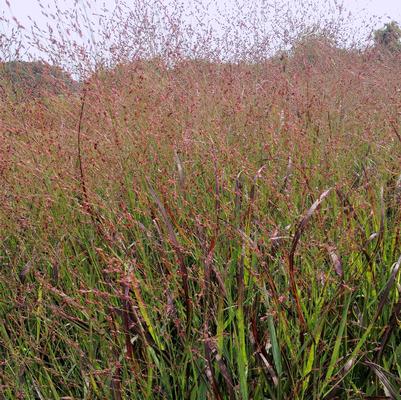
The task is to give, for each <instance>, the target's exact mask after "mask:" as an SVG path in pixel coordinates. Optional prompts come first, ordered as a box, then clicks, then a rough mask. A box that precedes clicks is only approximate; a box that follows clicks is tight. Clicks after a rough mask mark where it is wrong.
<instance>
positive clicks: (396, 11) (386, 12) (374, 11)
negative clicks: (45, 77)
mask: <svg viewBox="0 0 401 400" xmlns="http://www.w3.org/2000/svg"><path fill="white" fill-rule="evenodd" d="M8 1H9V3H10V5H11V10H12V14H13V16H15V17H16V18H17V19H19V20H20V21H21V22H23V23H28V19H27V17H28V16H31V17H32V18H33V19H34V20H35V21H37V22H38V23H40V22H42V21H43V20H44V18H43V16H42V15H41V13H40V9H39V7H38V4H37V1H36V0H8ZM82 1H83V0H78V2H82ZM250 1H252V0H250ZM292 1H294V3H296V0H292ZM53 2H54V0H42V4H45V5H46V4H52V3H53ZM90 2H91V3H97V4H99V5H101V4H103V3H104V4H105V5H106V7H107V8H112V7H113V4H114V0H97V1H96V2H95V1H94V0H92V1H90ZM162 2H163V1H162ZM185 2H187V3H188V4H191V0H185ZM201 2H202V3H209V2H210V0H201ZM212 2H213V0H212ZM214 2H215V3H217V4H220V3H221V4H222V3H223V2H224V1H223V0H214ZM225 2H226V3H228V4H229V3H230V2H232V0H228V1H225ZM283 2H285V3H287V0H283ZM56 3H57V4H59V5H60V7H61V8H64V7H69V6H71V5H73V4H74V0H56ZM129 3H130V2H129V1H127V4H129ZM192 3H193V2H192ZM290 3H291V0H290ZM320 3H321V4H322V5H324V4H325V3H326V0H320ZM344 4H345V6H346V7H347V8H348V9H349V10H350V11H352V12H353V13H360V12H361V11H362V10H365V11H364V14H365V15H366V16H369V17H370V16H372V17H373V16H378V17H382V18H388V17H389V18H391V19H395V20H397V21H399V22H401V0H345V1H344ZM1 8H2V9H3V10H4V12H5V13H6V14H8V13H9V10H8V7H7V5H6V0H0V9H1ZM0 14H1V13H0Z"/></svg>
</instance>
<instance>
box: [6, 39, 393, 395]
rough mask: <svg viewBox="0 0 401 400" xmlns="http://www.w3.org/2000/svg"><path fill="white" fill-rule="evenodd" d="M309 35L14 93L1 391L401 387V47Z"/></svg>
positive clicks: (335, 391)
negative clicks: (61, 90)
mask: <svg viewBox="0 0 401 400" xmlns="http://www.w3.org/2000/svg"><path fill="white" fill-rule="evenodd" d="M309 44H310V45H309V46H302V45H300V46H298V47H297V49H295V50H294V51H292V52H291V53H290V54H289V55H287V56H283V57H275V58H274V57H273V58H269V59H266V60H265V61H258V62H253V63H251V62H249V61H248V62H245V61H244V62H232V63H230V62H216V61H214V62H213V61H210V60H209V61H208V60H206V59H205V60H189V59H187V60H185V59H182V60H181V61H179V62H177V63H176V64H175V65H174V66H171V65H167V64H166V63H165V62H164V61H163V59H162V58H154V59H149V60H147V61H135V62H125V63H120V64H119V65H118V66H116V67H113V68H103V69H102V70H98V71H97V72H95V73H93V74H92V75H91V76H90V78H89V79H87V80H86V81H85V82H84V83H82V84H81V85H80V87H79V89H78V90H77V91H68V90H66V93H65V94H64V95H60V94H57V95H47V96H45V95H44V96H39V97H35V98H32V97H29V96H25V97H23V98H21V96H22V94H21V96H17V95H16V93H15V91H14V92H13V91H6V90H3V92H2V97H1V103H0V115H1V125H0V128H1V136H0V151H1V159H0V177H1V185H0V204H1V206H0V221H1V223H0V239H1V241H0V318H1V324H0V358H1V362H0V395H1V396H0V397H1V398H4V399H65V400H67V399H243V400H247V399H255V400H257V399H277V400H279V399H368V398H370V399H383V398H389V399H400V398H401V391H400V387H401V334H400V318H401V314H400V313H401V282H400V279H401V277H400V276H401V274H400V269H401V245H400V244H401V239H400V227H401V225H400V221H401V218H400V217H401V212H400V201H401V168H400V166H401V155H400V154H401V114H400V110H401V58H400V55H399V54H385V53H382V52H379V51H377V50H375V49H372V50H364V51H353V50H340V49H338V48H337V47H335V46H331V45H330V44H328V43H326V42H325V41H324V40H315V41H313V40H311V41H310V42H309ZM3 87H5V86H3Z"/></svg>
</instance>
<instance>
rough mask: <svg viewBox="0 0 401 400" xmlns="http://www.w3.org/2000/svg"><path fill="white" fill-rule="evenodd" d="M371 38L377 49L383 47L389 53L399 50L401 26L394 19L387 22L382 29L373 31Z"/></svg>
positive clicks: (400, 46)
mask: <svg viewBox="0 0 401 400" xmlns="http://www.w3.org/2000/svg"><path fill="white" fill-rule="evenodd" d="M373 39H374V41H375V45H376V47H378V48H379V49H385V50H388V51H390V52H391V53H395V52H400V51H401V28H400V26H399V25H398V23H397V22H395V21H391V22H388V23H387V24H385V25H384V27H383V28H382V29H378V30H377V31H375V32H374V35H373Z"/></svg>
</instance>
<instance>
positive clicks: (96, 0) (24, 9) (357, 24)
mask: <svg viewBox="0 0 401 400" xmlns="http://www.w3.org/2000/svg"><path fill="white" fill-rule="evenodd" d="M39 1H40V3H41V4H42V5H43V6H44V7H45V9H47V8H48V7H49V6H50V9H51V6H52V5H54V4H57V6H58V7H59V8H61V9H66V8H67V9H68V8H71V7H72V6H73V5H74V3H76V4H79V5H81V6H82V5H84V4H90V5H91V7H90V8H91V10H90V11H89V12H88V14H92V13H93V12H96V11H100V9H101V8H102V6H103V5H104V6H105V7H106V8H107V9H109V10H112V9H113V8H114V5H115V0H39ZM170 1H174V0H170ZM177 1H182V2H183V3H184V4H185V10H189V9H193V7H195V6H196V4H203V5H207V9H208V11H209V14H208V15H210V16H211V18H213V17H215V18H217V14H216V13H215V10H216V9H220V10H222V9H223V8H225V9H226V10H228V13H229V14H230V10H232V8H231V6H230V4H231V5H232V4H234V3H235V2H236V0H177ZM238 1H239V3H240V4H246V5H248V6H249V5H253V4H263V3H268V4H271V2H274V3H275V4H276V5H277V4H279V5H280V6H281V5H284V6H285V7H284V8H285V9H288V7H289V9H290V10H291V13H292V14H293V15H295V18H297V17H298V18H301V21H302V23H303V22H306V25H308V21H309V19H307V21H304V19H303V18H304V17H303V16H302V15H301V14H302V10H304V9H303V8H300V7H301V6H300V4H303V5H304V4H309V11H311V10H312V14H308V15H309V16H310V15H315V16H317V15H319V17H317V18H318V20H319V21H321V19H322V18H323V19H324V18H325V17H326V16H329V15H330V11H329V7H330V5H332V6H333V4H335V3H337V1H338V2H339V3H342V4H344V6H345V8H346V9H347V11H348V10H349V11H350V12H351V14H352V16H353V17H352V20H348V30H347V31H348V32H351V31H353V33H355V35H356V37H358V38H359V39H357V40H362V41H364V40H365V39H366V38H367V37H368V36H369V34H370V33H371V30H370V29H372V28H373V29H377V28H378V27H382V26H383V24H384V23H385V22H387V21H389V20H396V21H398V22H399V23H401V0H343V1H341V0H238ZM157 2H159V3H161V4H163V5H165V4H168V2H169V0H125V4H126V5H135V6H134V8H135V9H138V7H139V8H142V9H143V8H144V4H145V3H146V4H148V5H149V4H150V5H152V6H153V3H157ZM8 4H9V6H8ZM310 4H313V6H312V7H311V6H310ZM302 7H303V6H302ZM84 9H85V10H86V11H88V10H87V9H88V7H87V6H84ZM249 9H252V7H249ZM213 10H214V11H213ZM317 10H319V11H318V12H317ZM213 13H215V14H213ZM233 13H234V14H235V11H233ZM250 13H251V17H250V15H248V16H245V17H244V19H245V20H246V21H248V22H249V21H251V19H252V16H253V15H254V14H252V13H253V11H250ZM270 14H271V13H270V11H269V15H270ZM2 15H4V16H6V17H8V18H9V17H14V18H16V19H17V20H18V21H19V22H20V23H21V24H22V25H23V26H25V27H26V28H29V25H30V21H29V18H28V17H31V18H32V20H34V21H35V22H36V23H37V24H38V26H41V27H45V25H46V22H49V21H50V22H51V20H49V19H46V18H45V17H44V16H43V15H42V14H41V9H40V7H39V5H38V0H0V17H1V16H2ZM242 15H243V14H242V11H241V12H240V13H236V15H235V17H233V18H236V20H238V18H239V19H241V18H242ZM263 15H266V14H263ZM271 15H274V14H271ZM307 18H309V17H307ZM229 20H230V21H231V17H229ZM369 20H370V21H369ZM372 20H373V21H375V24H372ZM260 21H262V24H263V25H264V26H263V28H262V29H265V27H267V28H266V29H268V30H269V29H270V25H269V23H268V22H267V23H265V21H266V20H265V19H264V17H262V19H260V18H259V23H260ZM285 21H286V20H285ZM366 21H369V23H366V24H365V23H364V22H366ZM250 23H251V24H252V23H253V22H250ZM309 23H310V22H309ZM312 24H313V22H312ZM212 25H213V24H212ZM213 26H214V27H215V28H216V26H217V30H219V24H217V25H216V24H214V25H213ZM367 26H368V28H367ZM285 28H286V27H285ZM349 28H351V29H349ZM3 29H7V28H6V25H5V24H4V23H2V22H1V19H0V33H1V30H3ZM241 30H242V28H241ZM25 32H26V35H27V36H28V37H29V36H30V33H29V32H30V31H29V30H26V31H25ZM88 32H89V31H88ZM88 32H85V33H84V35H85V36H86V35H87V34H88ZM243 32H244V36H243V37H245V38H247V37H250V35H252V33H247V32H250V31H247V30H245V31H243ZM358 32H359V33H361V35H360V36H358ZM89 35H93V31H92V30H91V31H90V33H89ZM95 35H96V34H95ZM351 35H352V34H351ZM93 38H94V36H92V41H93ZM346 38H349V36H348V34H347V35H346ZM250 40H252V39H250Z"/></svg>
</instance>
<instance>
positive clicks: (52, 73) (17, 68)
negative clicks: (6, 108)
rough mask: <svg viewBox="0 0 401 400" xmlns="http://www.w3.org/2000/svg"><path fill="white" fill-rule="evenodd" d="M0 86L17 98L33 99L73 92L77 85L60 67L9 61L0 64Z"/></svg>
mask: <svg viewBox="0 0 401 400" xmlns="http://www.w3.org/2000/svg"><path fill="white" fill-rule="evenodd" d="M0 86H1V87H2V88H3V90H6V91H7V90H10V91H11V92H12V93H13V94H14V95H15V96H17V97H18V98H21V97H24V98H27V97H32V98H34V97H40V96H45V95H57V94H62V93H68V92H71V91H74V90H76V88H77V83H76V82H75V81H74V80H73V79H72V78H71V76H70V75H69V74H68V73H67V72H66V71H64V70H63V69H62V68H60V67H56V66H52V65H49V64H46V63H43V62H39V61H33V62H28V61H9V62H3V63H0Z"/></svg>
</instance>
